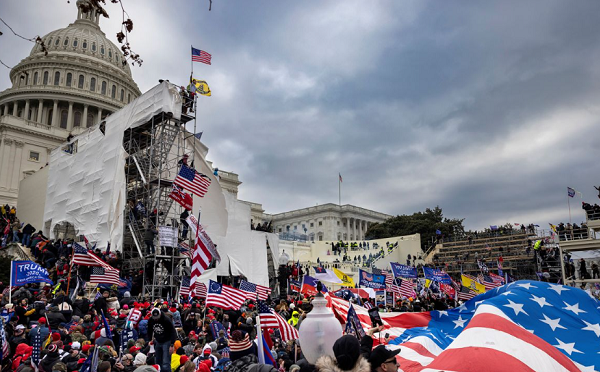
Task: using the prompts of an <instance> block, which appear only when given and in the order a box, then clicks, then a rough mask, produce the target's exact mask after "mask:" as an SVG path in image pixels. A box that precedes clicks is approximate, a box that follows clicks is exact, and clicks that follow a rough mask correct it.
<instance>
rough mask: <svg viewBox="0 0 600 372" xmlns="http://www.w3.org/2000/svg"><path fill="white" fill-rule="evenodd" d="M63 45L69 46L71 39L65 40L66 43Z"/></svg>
mask: <svg viewBox="0 0 600 372" xmlns="http://www.w3.org/2000/svg"><path fill="white" fill-rule="evenodd" d="M63 45H64V46H69V38H68V37H66V38H65V41H64V43H63Z"/></svg>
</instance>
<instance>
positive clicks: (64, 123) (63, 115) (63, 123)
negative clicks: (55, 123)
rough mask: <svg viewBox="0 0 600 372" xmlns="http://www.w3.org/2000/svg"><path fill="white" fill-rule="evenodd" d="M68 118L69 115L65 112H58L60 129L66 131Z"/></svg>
mask: <svg viewBox="0 0 600 372" xmlns="http://www.w3.org/2000/svg"><path fill="white" fill-rule="evenodd" d="M68 118H69V113H68V112H67V110H62V111H61V112H60V127H61V128H62V129H67V119H68Z"/></svg>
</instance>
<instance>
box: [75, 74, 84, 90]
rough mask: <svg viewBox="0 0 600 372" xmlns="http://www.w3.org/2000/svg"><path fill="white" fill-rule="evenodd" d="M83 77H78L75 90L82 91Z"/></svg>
mask: <svg viewBox="0 0 600 372" xmlns="http://www.w3.org/2000/svg"><path fill="white" fill-rule="evenodd" d="M84 79H85V78H84V77H83V75H79V81H78V82H77V88H79V89H83V81H84Z"/></svg>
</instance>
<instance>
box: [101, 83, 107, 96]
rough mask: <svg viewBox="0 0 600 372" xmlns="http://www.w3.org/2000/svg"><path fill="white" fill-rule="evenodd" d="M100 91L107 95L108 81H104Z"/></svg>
mask: <svg viewBox="0 0 600 372" xmlns="http://www.w3.org/2000/svg"><path fill="white" fill-rule="evenodd" d="M100 93H102V94H104V95H106V81H103V82H102V89H101V90H100Z"/></svg>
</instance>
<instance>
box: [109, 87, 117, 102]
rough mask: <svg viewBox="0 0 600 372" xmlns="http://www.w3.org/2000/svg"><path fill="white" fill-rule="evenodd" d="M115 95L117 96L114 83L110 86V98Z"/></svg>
mask: <svg viewBox="0 0 600 372" xmlns="http://www.w3.org/2000/svg"><path fill="white" fill-rule="evenodd" d="M116 96H117V86H116V85H113V86H112V89H111V91H110V98H113V99H114V98H115V97H116Z"/></svg>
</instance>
